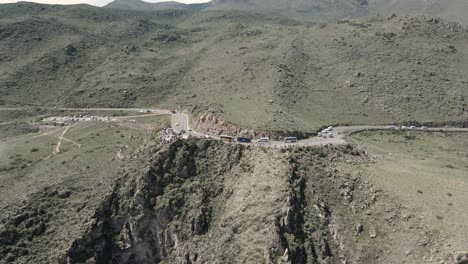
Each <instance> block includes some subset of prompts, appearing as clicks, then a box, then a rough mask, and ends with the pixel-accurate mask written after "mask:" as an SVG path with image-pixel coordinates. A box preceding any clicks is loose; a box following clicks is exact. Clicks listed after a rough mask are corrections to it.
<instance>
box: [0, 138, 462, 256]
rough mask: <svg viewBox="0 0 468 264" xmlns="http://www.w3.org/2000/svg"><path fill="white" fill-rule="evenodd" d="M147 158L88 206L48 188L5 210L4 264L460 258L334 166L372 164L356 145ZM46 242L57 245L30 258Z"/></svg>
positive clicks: (186, 147)
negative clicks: (66, 215)
mask: <svg viewBox="0 0 468 264" xmlns="http://www.w3.org/2000/svg"><path fill="white" fill-rule="evenodd" d="M144 153H146V155H148V156H146V157H150V158H148V160H147V161H146V164H147V165H146V168H145V167H126V169H125V172H124V173H123V174H121V175H120V176H119V177H116V179H115V181H114V182H113V183H114V184H113V188H112V189H111V190H110V192H108V193H106V194H102V195H101V196H100V197H101V199H102V200H100V201H97V200H96V201H95V200H93V201H92V204H93V206H91V205H90V204H89V203H91V201H90V200H76V197H75V196H74V193H70V192H63V191H60V192H57V191H56V187H54V186H52V187H51V188H45V189H44V190H42V191H39V192H38V193H36V194H33V195H31V196H30V197H28V199H27V200H26V201H25V202H24V203H23V204H22V205H21V207H20V208H19V210H18V211H11V215H10V216H8V215H7V214H3V215H2V221H1V223H2V224H1V225H0V241H2V244H1V245H0V252H1V254H0V263H11V262H13V261H14V263H31V262H36V263H52V262H55V261H58V263H259V262H267V263H340V262H342V263H374V262H375V260H376V259H378V260H379V261H382V262H384V263H392V262H399V261H401V260H405V261H408V262H410V263H414V262H418V261H419V260H421V259H422V257H423V256H424V257H428V258H430V257H431V256H434V257H436V256H437V257H439V256H445V257H444V259H443V260H444V261H449V262H448V263H450V261H453V259H454V258H456V257H457V255H454V253H456V252H449V251H447V248H444V247H440V245H439V244H438V242H437V241H438V239H439V234H437V233H434V232H432V231H431V229H430V228H429V227H422V226H421V222H420V219H419V218H418V216H417V215H411V217H408V215H409V214H410V211H409V209H407V208H406V207H404V206H402V205H401V201H399V200H397V199H395V197H392V196H389V195H388V194H386V193H385V192H382V190H379V189H377V188H375V187H374V186H373V185H372V184H371V183H369V182H367V181H364V180H362V179H361V178H360V177H355V176H351V175H350V174H348V173H347V172H346V171H340V170H338V169H337V167H336V164H337V163H339V162H346V163H348V164H360V165H365V164H366V163H367V162H369V160H368V157H367V156H366V155H365V153H364V152H363V151H362V150H359V149H355V148H354V147H352V146H343V147H339V148H336V147H332V146H328V147H324V148H299V149H290V150H284V149H283V150H282V151H280V150H274V149H260V148H256V149H253V148H250V147H245V146H240V145H227V144H224V143H221V142H216V141H187V142H182V141H179V142H176V143H174V144H172V145H170V146H164V147H161V146H152V147H150V148H146V150H145V152H144ZM141 154H143V153H140V155H141ZM132 156H134V155H132ZM140 157H142V160H141V162H138V164H144V163H145V162H144V161H143V160H144V159H145V158H144V157H145V155H143V156H140ZM70 197H72V198H73V197H75V199H74V200H73V203H70V199H72V198H70ZM52 204H55V205H56V206H57V208H56V209H54V207H52ZM73 208H81V209H80V210H83V208H84V209H85V211H84V212H86V214H85V213H84V212H81V213H80V214H82V215H83V216H84V217H83V218H76V219H75V220H74V228H73V229H72V230H75V231H74V232H70V233H68V235H67V236H65V237H64V238H62V240H58V239H59V238H58V237H57V230H60V228H58V227H57V225H59V224H60V223H63V224H69V223H68V222H66V221H64V220H63V219H61V218H59V217H57V215H58V212H62V213H63V212H67V210H72V209H73ZM92 208H95V211H94V214H92V213H91V214H90V213H89V212H88V211H89V210H90V209H92ZM69 212H70V211H69ZM70 214H71V215H75V214H77V213H76V212H73V213H71V212H70ZM63 224H62V225H63ZM415 226H418V228H416V229H413V228H414V227H415ZM78 227H79V228H78ZM77 231H79V232H77ZM62 236H63V234H61V237H62ZM44 241H48V242H47V243H48V244H51V243H60V246H58V247H54V249H53V250H52V249H50V250H49V249H43V250H42V251H37V250H31V249H36V248H39V247H40V245H41V244H40V243H44ZM401 241H405V243H404V244H402V243H401ZM422 244H423V246H421V245H422ZM42 246H43V245H42ZM405 251H411V254H406V255H405V253H404V252H405ZM461 257H462V256H460V258H461ZM460 263H462V262H460Z"/></svg>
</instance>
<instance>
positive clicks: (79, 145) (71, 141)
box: [62, 138, 81, 148]
mask: <svg viewBox="0 0 468 264" xmlns="http://www.w3.org/2000/svg"><path fill="white" fill-rule="evenodd" d="M62 139H63V140H65V141H67V142H70V143H72V144H74V145H76V146H77V147H78V148H81V144H78V143H76V142H75V141H73V140H70V139H68V138H62Z"/></svg>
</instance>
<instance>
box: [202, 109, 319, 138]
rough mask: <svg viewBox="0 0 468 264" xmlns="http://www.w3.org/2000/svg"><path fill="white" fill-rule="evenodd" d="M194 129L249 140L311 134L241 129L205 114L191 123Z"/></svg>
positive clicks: (299, 136)
mask: <svg viewBox="0 0 468 264" xmlns="http://www.w3.org/2000/svg"><path fill="white" fill-rule="evenodd" d="M193 125H194V129H195V130H196V131H198V132H200V133H203V134H208V135H230V136H241V137H250V138H260V137H269V138H270V139H273V140H283V139H284V138H285V137H297V138H299V139H304V138H308V137H310V136H312V133H304V132H300V131H269V130H261V129H254V128H243V127H240V126H239V125H236V124H233V123H231V122H228V121H226V120H223V119H221V118H219V117H217V116H216V115H215V114H213V113H210V112H206V113H203V114H201V115H199V116H198V118H196V119H195V121H194V122H193Z"/></svg>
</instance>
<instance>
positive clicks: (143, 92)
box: [0, 3, 468, 131]
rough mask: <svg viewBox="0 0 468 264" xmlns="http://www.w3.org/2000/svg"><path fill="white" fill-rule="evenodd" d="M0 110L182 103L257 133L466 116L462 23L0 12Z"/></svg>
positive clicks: (23, 7)
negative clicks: (322, 22) (311, 21)
mask: <svg viewBox="0 0 468 264" xmlns="http://www.w3.org/2000/svg"><path fill="white" fill-rule="evenodd" d="M0 14H1V16H0V17H1V19H0V32H1V33H0V48H1V50H2V52H1V54H0V87H2V88H1V89H0V95H1V96H0V98H1V99H0V103H1V104H2V105H4V106H14V105H16V106H18V105H31V106H73V107H87V106H108V107H134V106H142V107H143V106H144V107H152V106H154V107H156V106H157V107H171V108H172V107H181V108H182V109H188V110H191V111H193V113H194V114H197V113H200V112H203V111H213V112H215V114H216V115H218V116H220V117H221V118H224V119H226V120H228V121H231V122H233V123H236V124H239V125H242V126H248V127H253V128H262V129H275V130H278V129H290V128H291V127H294V128H295V130H303V131H311V130H315V129H317V128H318V127H320V126H322V125H326V124H376V123H378V124H382V123H389V122H397V121H407V120H418V121H441V120H458V119H463V118H466V116H467V112H466V103H465V98H467V97H468V92H467V90H466V89H465V87H466V84H467V82H468V77H467V75H466V71H467V70H468V69H467V65H468V64H467V61H468V44H467V43H468V42H467V38H468V37H467V36H466V34H467V31H466V29H465V28H463V27H461V26H460V25H458V24H455V23H448V22H445V21H443V20H440V19H427V18H424V17H421V18H403V17H396V18H393V19H389V20H387V19H375V18H374V19H360V20H352V21H346V22H340V23H331V24H327V25H311V24H309V23H305V22H304V23H302V22H298V21H296V20H293V19H290V18H285V17H278V16H275V15H271V14H270V15H268V14H266V13H258V12H246V11H222V12H221V11H205V12H190V11H158V12H137V11H122V10H109V9H102V8H93V7H90V6H71V7H60V6H41V5H36V4H24V3H22V4H15V5H2V6H0Z"/></svg>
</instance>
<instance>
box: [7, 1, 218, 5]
mask: <svg viewBox="0 0 468 264" xmlns="http://www.w3.org/2000/svg"><path fill="white" fill-rule="evenodd" d="M112 1H113V0H29V1H25V2H35V3H41V4H58V5H73V4H90V5H94V6H104V5H106V4H108V3H110V2H112ZM144 1H145V2H149V3H157V2H168V1H167V0H166V1H165V0H144ZM16 2H22V1H15V0H0V4H8V3H16ZM177 2H180V3H185V4H192V3H206V2H209V1H207V0H177Z"/></svg>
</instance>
